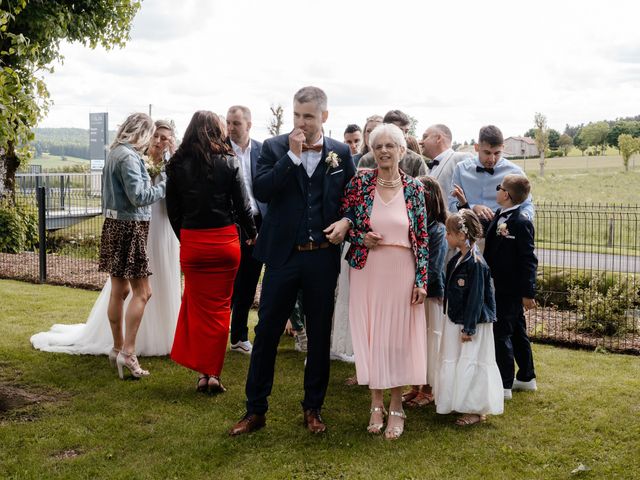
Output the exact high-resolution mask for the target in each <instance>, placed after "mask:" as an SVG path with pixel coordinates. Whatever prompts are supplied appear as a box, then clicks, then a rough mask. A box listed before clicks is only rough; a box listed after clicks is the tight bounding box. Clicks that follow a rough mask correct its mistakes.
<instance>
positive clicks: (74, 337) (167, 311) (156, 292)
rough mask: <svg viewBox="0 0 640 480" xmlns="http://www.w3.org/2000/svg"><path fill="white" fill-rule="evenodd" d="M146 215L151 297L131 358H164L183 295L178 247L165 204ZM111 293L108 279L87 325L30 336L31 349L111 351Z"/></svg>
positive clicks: (71, 351) (161, 202)
mask: <svg viewBox="0 0 640 480" xmlns="http://www.w3.org/2000/svg"><path fill="white" fill-rule="evenodd" d="M151 212H152V213H151V224H150V225H149V239H148V241H147V252H148V255H149V269H150V270H151V272H152V273H153V274H152V275H151V276H150V277H149V280H150V283H151V291H152V295H151V299H150V300H149V303H147V306H146V308H145V311H144V316H143V317H142V324H141V325H140V329H139V330H138V336H137V337H136V353H137V354H138V355H139V356H153V355H167V354H169V352H170V351H171V346H172V344H173V335H174V333H175V329H176V322H177V320H178V311H179V310H180V298H181V295H182V289H181V284H180V263H179V255H180V244H179V243H178V240H177V238H176V237H175V235H174V233H173V230H172V229H171V224H170V223H169V218H168V217H167V207H166V204H165V201H164V200H160V201H158V202H156V203H154V204H153V205H152V206H151ZM110 294H111V280H109V279H107V283H106V284H105V286H104V288H103V289H102V292H100V295H99V296H98V299H97V300H96V303H95V304H94V305H93V308H92V310H91V313H90V314H89V318H88V319H87V323H77V324H74V325H62V324H56V325H53V326H52V327H51V330H49V331H48V332H41V333H37V334H35V335H33V336H32V337H31V344H32V345H33V346H34V348H37V349H38V350H43V351H46V352H62V353H70V354H90V355H102V354H107V353H109V350H111V348H112V347H113V338H112V336H111V328H110V327H109V319H108V318H107V307H108V305H109V295H110ZM129 298H131V297H129ZM128 303H129V299H127V301H126V302H125V309H126V305H127V304H128Z"/></svg>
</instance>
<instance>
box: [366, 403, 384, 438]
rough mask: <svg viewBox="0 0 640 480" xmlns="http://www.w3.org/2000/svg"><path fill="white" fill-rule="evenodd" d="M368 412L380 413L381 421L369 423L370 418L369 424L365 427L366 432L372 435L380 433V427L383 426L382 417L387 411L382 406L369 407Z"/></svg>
mask: <svg viewBox="0 0 640 480" xmlns="http://www.w3.org/2000/svg"><path fill="white" fill-rule="evenodd" d="M369 413H371V415H373V414H374V413H382V423H371V420H369V426H368V427H367V432H369V433H371V434H373V435H380V434H381V433H382V427H384V417H385V416H386V415H387V411H386V410H385V409H384V407H371V410H369Z"/></svg>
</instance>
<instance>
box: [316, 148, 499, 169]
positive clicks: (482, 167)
mask: <svg viewBox="0 0 640 480" xmlns="http://www.w3.org/2000/svg"><path fill="white" fill-rule="evenodd" d="M303 149H304V147H303ZM303 151H304V150H303ZM494 171H495V170H494V169H493V168H489V167H487V168H485V167H476V172H486V173H488V174H489V175H493V173H494Z"/></svg>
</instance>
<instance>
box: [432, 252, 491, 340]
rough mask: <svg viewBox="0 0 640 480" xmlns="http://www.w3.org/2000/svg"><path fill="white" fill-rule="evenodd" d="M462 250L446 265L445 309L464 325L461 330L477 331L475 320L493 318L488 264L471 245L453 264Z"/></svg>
mask: <svg viewBox="0 0 640 480" xmlns="http://www.w3.org/2000/svg"><path fill="white" fill-rule="evenodd" d="M460 255H461V252H458V253H456V254H455V255H454V256H453V258H452V259H451V260H449V263H448V264H447V276H446V282H445V285H446V287H445V296H444V312H445V313H446V314H447V316H448V317H449V319H450V320H451V321H452V322H453V323H455V324H458V325H463V327H462V332H463V333H466V334H467V335H473V334H475V333H476V325H477V324H478V323H492V322H495V321H496V300H495V292H494V289H493V280H492V279H491V271H490V269H489V266H488V265H487V263H486V262H485V261H484V258H482V255H481V254H480V252H479V251H478V250H477V248H476V247H475V246H474V247H473V248H471V249H470V250H469V251H468V252H467V254H466V255H465V256H464V258H463V259H462V261H461V262H460V264H459V265H457V266H456V263H457V262H458V259H459V258H460Z"/></svg>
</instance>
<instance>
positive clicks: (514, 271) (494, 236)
mask: <svg viewBox="0 0 640 480" xmlns="http://www.w3.org/2000/svg"><path fill="white" fill-rule="evenodd" d="M499 218H500V209H498V210H497V211H496V214H495V217H493V220H492V221H491V223H490V224H489V227H487V232H486V243H485V246H484V258H485V260H486V261H487V264H488V265H489V267H490V268H491V276H492V277H493V283H494V285H495V288H496V295H498V296H500V295H509V296H513V297H525V298H534V297H535V294H536V272H537V269H538V259H537V257H536V255H535V253H534V252H533V249H534V240H533V239H534V228H533V223H531V220H529V218H528V217H527V216H526V215H524V214H523V213H522V212H521V210H520V207H518V208H517V209H515V210H514V211H513V212H512V213H511V216H510V217H509V218H508V219H507V220H506V222H504V223H506V224H507V227H506V230H507V231H506V232H504V234H498V233H497V228H498V219H499ZM501 223H502V222H501Z"/></svg>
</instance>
